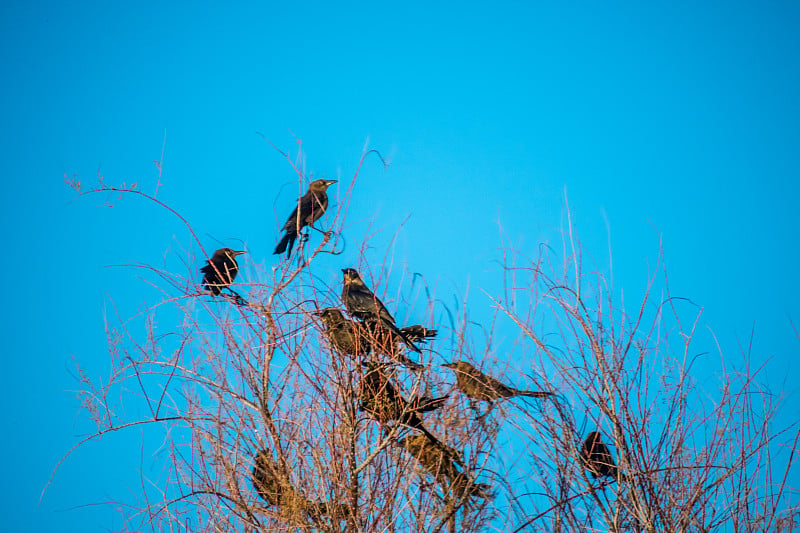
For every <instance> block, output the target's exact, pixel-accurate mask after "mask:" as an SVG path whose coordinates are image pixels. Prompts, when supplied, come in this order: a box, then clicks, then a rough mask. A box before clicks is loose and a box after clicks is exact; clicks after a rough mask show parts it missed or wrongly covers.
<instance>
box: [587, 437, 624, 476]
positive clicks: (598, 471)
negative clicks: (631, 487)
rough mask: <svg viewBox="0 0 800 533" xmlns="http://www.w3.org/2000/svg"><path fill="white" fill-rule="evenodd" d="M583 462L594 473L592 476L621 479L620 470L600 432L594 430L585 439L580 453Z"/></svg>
mask: <svg viewBox="0 0 800 533" xmlns="http://www.w3.org/2000/svg"><path fill="white" fill-rule="evenodd" d="M580 460H581V463H583V466H584V467H585V468H586V470H588V471H589V472H590V473H591V474H592V478H598V477H610V478H612V479H619V470H618V469H617V464H616V463H615V462H614V458H613V457H612V456H611V451H610V450H609V449H608V446H606V445H605V444H604V443H603V441H602V440H601V437H600V433H599V432H597V431H592V432H591V433H589V435H588V436H587V437H586V440H584V441H583V445H582V446H581V454H580Z"/></svg>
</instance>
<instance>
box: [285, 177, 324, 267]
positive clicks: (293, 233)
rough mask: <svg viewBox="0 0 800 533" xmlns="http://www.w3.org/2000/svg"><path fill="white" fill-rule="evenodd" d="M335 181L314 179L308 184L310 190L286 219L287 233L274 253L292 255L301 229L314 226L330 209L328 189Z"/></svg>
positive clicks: (298, 200)
mask: <svg viewBox="0 0 800 533" xmlns="http://www.w3.org/2000/svg"><path fill="white" fill-rule="evenodd" d="M334 183H336V180H314V181H312V182H311V183H310V184H309V185H308V191H306V193H305V194H304V195H303V196H301V197H300V198H298V199H297V205H296V206H295V208H294V209H293V210H292V214H291V215H289V218H288V219H286V223H285V224H284V225H283V228H282V229H283V231H285V232H286V233H285V234H284V235H283V237H282V238H281V240H280V241H279V242H278V245H277V246H275V250H274V251H273V252H272V253H273V254H282V253H283V252H284V251H285V252H286V257H287V259H288V258H289V257H290V256H291V255H292V248H293V247H294V241H295V240H297V236H298V235H299V233H300V230H302V229H303V228H305V227H306V226H313V225H314V222H316V221H317V220H319V219H320V217H322V215H324V214H325V210H326V209H328V193H327V192H326V191H327V190H328V187H330V186H331V185H333V184H334Z"/></svg>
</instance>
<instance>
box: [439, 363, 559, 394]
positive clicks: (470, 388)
mask: <svg viewBox="0 0 800 533" xmlns="http://www.w3.org/2000/svg"><path fill="white" fill-rule="evenodd" d="M443 366H444V367H446V368H451V369H453V370H454V371H455V373H456V384H457V385H458V388H459V389H461V392H463V393H464V394H466V395H467V396H468V397H470V398H473V399H475V400H486V401H492V400H497V399H500V398H511V397H513V396H530V397H531V398H547V397H548V396H552V395H553V393H552V392H539V391H527V390H519V389H514V388H511V387H509V386H508V385H505V384H503V383H501V382H500V381H498V380H496V379H495V378H493V377H491V376H487V375H486V374H484V373H483V372H481V371H480V370H478V369H477V368H475V367H474V366H472V365H471V364H469V363H468V362H466V361H456V362H454V363H445V364H444V365H443Z"/></svg>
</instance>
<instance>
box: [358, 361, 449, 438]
mask: <svg viewBox="0 0 800 533" xmlns="http://www.w3.org/2000/svg"><path fill="white" fill-rule="evenodd" d="M364 366H365V367H366V369H367V371H366V373H365V374H364V376H363V377H362V378H361V381H360V382H359V384H358V399H359V402H360V404H361V408H362V409H363V410H365V411H366V412H368V413H369V414H370V415H372V417H373V418H375V420H377V421H378V422H380V423H381V424H385V423H387V422H392V421H394V422H398V423H400V424H402V425H404V426H408V427H411V428H414V429H418V430H420V431H421V432H422V433H423V434H425V436H426V437H427V438H428V439H430V440H431V442H437V443H438V442H439V441H438V439H437V438H436V437H435V436H434V435H433V434H431V433H430V432H429V431H428V430H427V429H425V426H423V425H422V419H421V418H420V416H419V414H420V413H426V412H429V411H433V410H434V409H438V408H439V407H441V406H442V405H444V402H445V400H447V396H442V397H440V398H428V397H424V396H423V397H417V398H414V399H413V400H411V401H408V400H406V399H405V398H403V396H402V395H401V394H400V392H399V391H398V390H397V388H396V387H395V386H394V385H393V384H392V382H391V380H390V379H389V377H388V376H387V375H386V373H385V372H384V365H381V364H379V363H375V362H372V361H369V362H366V363H364Z"/></svg>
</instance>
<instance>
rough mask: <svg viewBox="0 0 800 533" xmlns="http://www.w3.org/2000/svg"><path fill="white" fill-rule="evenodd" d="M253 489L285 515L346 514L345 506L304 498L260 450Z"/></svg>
mask: <svg viewBox="0 0 800 533" xmlns="http://www.w3.org/2000/svg"><path fill="white" fill-rule="evenodd" d="M253 487H254V488H255V489H256V492H257V493H258V495H259V496H261V498H263V499H264V501H265V502H267V503H268V504H269V505H271V506H274V507H280V508H281V510H282V511H283V512H285V513H286V514H296V513H297V512H298V511H300V512H303V513H305V514H306V515H308V516H310V517H313V518H319V517H320V516H331V515H333V516H337V517H339V518H342V517H343V516H344V515H345V514H346V513H347V506H346V505H344V504H340V503H331V502H312V501H310V500H308V499H307V498H305V497H304V496H303V495H302V494H300V493H299V492H298V491H297V489H295V488H294V486H292V484H291V483H290V481H289V479H288V478H287V477H286V476H285V475H284V474H283V473H282V472H281V470H280V468H279V467H278V463H277V462H276V461H275V460H274V459H273V458H272V455H271V454H270V453H269V452H268V451H267V450H260V451H259V452H258V454H256V460H255V464H254V466H253Z"/></svg>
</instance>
